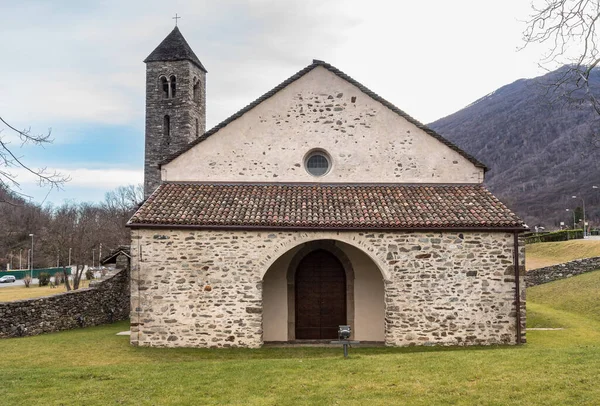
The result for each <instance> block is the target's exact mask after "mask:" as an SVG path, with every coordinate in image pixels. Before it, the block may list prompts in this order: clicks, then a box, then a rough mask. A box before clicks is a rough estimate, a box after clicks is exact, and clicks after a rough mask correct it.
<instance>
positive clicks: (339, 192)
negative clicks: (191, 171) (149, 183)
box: [128, 183, 525, 229]
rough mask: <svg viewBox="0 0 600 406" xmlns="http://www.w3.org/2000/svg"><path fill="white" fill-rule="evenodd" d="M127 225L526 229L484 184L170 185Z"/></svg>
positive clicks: (140, 210)
mask: <svg viewBox="0 0 600 406" xmlns="http://www.w3.org/2000/svg"><path fill="white" fill-rule="evenodd" d="M128 225H129V226H133V227H136V226H152V225H159V226H167V225H172V226H192V227H199V228H203V227H239V228H252V227H262V228H294V227H299V228H314V229H338V228H341V229H411V228H432V229H433V228H474V227H475V228H522V229H525V226H524V224H523V221H522V220H521V219H519V218H518V217H517V216H516V215H515V214H514V213H512V212H511V211H510V210H509V209H508V208H507V207H506V206H505V205H504V204H502V203H501V202H500V201H499V200H498V199H497V198H496V197H495V196H493V195H492V194H491V193H490V192H489V191H488V190H487V189H486V188H485V187H483V186H482V185H374V184H361V185H357V184H352V185H349V184H276V183H272V184H248V183H237V184H234V183H231V184H224V183H164V184H162V185H161V186H160V187H159V188H158V189H157V190H156V191H155V192H154V193H153V194H152V196H150V197H149V198H148V200H147V201H146V202H145V203H144V204H143V205H142V207H140V209H139V210H138V211H137V212H136V213H135V214H134V215H133V217H132V218H131V220H130V221H129V223H128Z"/></svg>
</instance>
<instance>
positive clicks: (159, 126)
mask: <svg viewBox="0 0 600 406" xmlns="http://www.w3.org/2000/svg"><path fill="white" fill-rule="evenodd" d="M144 62H145V63H146V143H145V153H144V154H145V157H144V197H145V198H148V196H150V195H151V194H152V192H154V190H155V189H156V188H157V187H158V186H159V185H160V183H161V177H160V164H161V162H163V161H164V160H165V159H167V158H169V157H170V156H171V155H173V154H175V153H176V152H178V151H179V150H181V149H182V148H183V147H185V146H186V145H187V144H189V143H190V142H192V141H193V140H194V139H196V138H198V137H200V136H201V135H202V134H204V131H205V129H206V69H204V66H202V63H201V62H200V60H199V59H198V57H197V56H196V54H194V51H192V48H190V46H189V45H188V43H187V41H186V40H185V38H183V35H181V32H180V31H179V28H177V27H175V28H174V29H173V31H171V33H170V34H169V35H167V37H166V38H165V39H164V40H163V41H162V42H161V43H160V45H158V47H156V49H155V50H154V51H152V53H151V54H150V55H149V56H148V57H147V58H146V59H145V60H144Z"/></svg>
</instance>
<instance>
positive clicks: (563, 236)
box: [525, 230, 583, 244]
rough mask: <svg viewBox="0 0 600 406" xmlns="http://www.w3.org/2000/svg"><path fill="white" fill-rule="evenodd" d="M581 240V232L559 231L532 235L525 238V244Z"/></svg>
mask: <svg viewBox="0 0 600 406" xmlns="http://www.w3.org/2000/svg"><path fill="white" fill-rule="evenodd" d="M581 238H583V230H561V231H555V232H553V233H545V234H533V235H530V236H526V237H525V244H533V243H536V242H553V241H568V240H575V239H581Z"/></svg>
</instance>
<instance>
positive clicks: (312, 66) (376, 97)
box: [146, 37, 488, 171]
mask: <svg viewBox="0 0 600 406" xmlns="http://www.w3.org/2000/svg"><path fill="white" fill-rule="evenodd" d="M182 38H183V37H182ZM165 41H166V40H165ZM184 41H185V40H184ZM159 48H160V45H159ZM157 49H158V48H157ZM155 52H156V51H155ZM150 56H152V55H150ZM148 58H150V57H148ZM146 61H147V60H146ZM317 66H322V67H324V68H325V69H327V70H328V71H330V72H332V73H334V74H336V75H337V76H339V77H340V78H342V79H344V80H346V81H347V82H349V83H351V84H353V85H354V86H356V87H357V88H359V89H360V91H362V92H363V93H365V94H366V95H368V96H369V97H371V98H372V99H374V100H377V101H378V102H380V103H381V104H383V105H384V106H386V107H387V108H388V109H390V110H392V111H393V112H394V113H396V114H398V115H399V116H401V117H403V118H404V119H406V120H407V121H408V122H410V123H412V124H414V125H415V126H416V127H417V128H419V129H421V130H423V131H425V132H426V133H427V134H429V135H430V136H432V137H433V138H435V139H437V140H438V141H440V142H441V143H442V144H444V145H447V146H448V147H449V148H451V149H453V150H454V151H456V152H458V153H459V154H461V155H462V156H463V157H465V158H466V159H468V160H469V161H470V162H472V163H473V164H474V165H475V166H477V167H480V168H483V169H484V170H485V171H487V169H488V168H487V167H486V166H485V165H484V164H482V163H481V162H479V161H478V160H477V159H476V158H475V157H473V156H472V155H469V154H467V153H466V152H465V151H463V150H462V149H460V148H459V147H457V146H456V145H454V144H453V143H451V142H450V141H448V140H447V139H445V138H444V137H442V136H441V135H440V134H438V133H437V132H435V131H433V130H432V129H431V128H429V127H427V126H426V125H424V124H422V123H421V122H419V121H418V120H415V119H414V118H412V117H411V116H409V115H408V114H406V113H405V112H404V111H402V110H400V109H399V108H398V107H396V106H394V105H393V104H392V103H390V102H389V101H387V100H385V99H384V98H383V97H381V96H379V95H378V94H377V93H375V92H373V91H371V90H369V89H368V88H367V87H365V86H363V85H362V84H361V83H359V82H357V81H356V80H354V79H353V78H351V77H350V76H348V75H346V74H345V73H344V72H342V71H341V70H339V69H337V68H336V67H334V66H332V65H330V64H328V63H326V62H323V61H319V60H317V59H314V60H313V63H312V64H310V65H308V66H307V67H306V68H304V69H302V70H301V71H299V72H298V73H296V74H295V75H293V76H291V77H289V78H288V79H287V80H285V81H283V82H282V83H281V84H279V85H278V86H275V87H274V88H273V89H271V90H269V91H268V92H267V93H265V94H263V95H262V96H260V97H259V98H258V99H256V100H254V101H253V102H252V103H250V104H249V105H247V106H246V107H244V108H243V109H241V110H239V111H238V112H237V113H235V114H234V115H232V116H231V117H229V118H227V119H225V120H224V121H222V122H221V123H219V124H217V125H216V126H214V127H213V128H211V129H210V130H208V131H207V132H205V133H204V134H203V135H201V136H200V137H198V138H196V139H195V140H194V141H192V142H191V143H189V144H188V145H186V146H185V147H184V148H183V149H181V150H180V151H178V152H176V153H174V154H173V155H171V156H169V157H168V158H167V159H165V160H164V161H163V162H161V164H162V165H164V164H166V163H169V162H171V161H172V160H173V159H175V158H177V157H178V156H179V155H181V154H183V153H184V152H186V151H188V150H190V149H192V147H194V146H195V145H197V144H199V143H201V142H202V141H204V140H205V139H207V138H208V137H210V136H211V135H213V134H214V133H216V132H217V131H219V130H220V129H221V128H223V127H225V126H227V125H228V124H229V123H231V122H232V121H234V120H236V119H237V118H239V117H241V116H243V115H244V114H246V113H247V112H248V111H250V110H252V109H253V108H254V107H256V106H258V105H259V104H260V103H262V102H263V101H265V100H267V99H268V98H270V97H271V96H273V95H274V94H276V93H277V92H279V91H280V90H282V89H284V88H286V87H287V86H288V85H289V84H291V83H292V82H294V81H296V80H298V79H300V78H301V77H302V76H304V75H306V74H307V73H308V72H310V71H311V70H313V69H315V68H316V67H317Z"/></svg>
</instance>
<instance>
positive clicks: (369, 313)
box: [338, 242, 385, 341]
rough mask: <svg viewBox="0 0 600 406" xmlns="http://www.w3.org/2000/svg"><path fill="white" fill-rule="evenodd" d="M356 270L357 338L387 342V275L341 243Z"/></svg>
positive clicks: (361, 254)
mask: <svg viewBox="0 0 600 406" xmlns="http://www.w3.org/2000/svg"><path fill="white" fill-rule="evenodd" d="M338 246H339V247H340V248H341V249H342V250H343V251H344V252H345V253H346V255H348V259H349V260H350V262H351V263H352V268H353V269H354V339H355V340H360V341H384V340H385V302H384V300H385V293H384V289H383V276H382V275H381V272H380V271H379V269H377V266H376V265H375V263H374V262H373V261H371V259H370V258H369V257H368V256H366V255H365V254H364V253H363V252H361V251H360V250H359V249H357V248H354V247H353V246H351V245H348V244H344V243H341V242H340V243H338Z"/></svg>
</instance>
